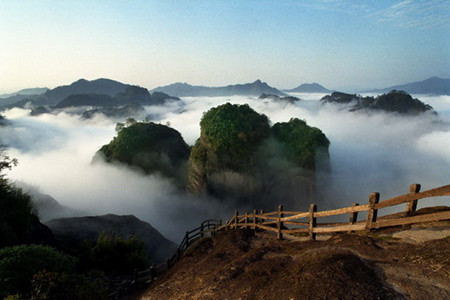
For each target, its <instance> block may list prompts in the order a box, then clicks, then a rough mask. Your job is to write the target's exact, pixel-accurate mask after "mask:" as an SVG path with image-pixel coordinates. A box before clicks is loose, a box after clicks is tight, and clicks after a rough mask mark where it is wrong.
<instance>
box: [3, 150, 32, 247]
mask: <svg viewBox="0 0 450 300" xmlns="http://www.w3.org/2000/svg"><path fill="white" fill-rule="evenodd" d="M16 164H17V160H16V159H12V158H10V157H9V156H7V155H6V154H5V149H4V148H0V248H1V247H6V246H14V245H18V244H23V243H27V242H28V241H29V239H30V236H31V233H32V230H33V228H34V227H35V226H36V224H37V223H39V219H38V217H37V215H36V214H35V212H34V209H33V207H32V204H31V197H30V196H29V195H27V194H25V193H24V192H23V191H22V190H21V189H19V188H16V187H14V186H13V185H11V184H10V183H9V182H8V180H7V178H5V175H4V174H1V172H2V171H3V170H5V169H11V168H12V167H13V166H15V165H16Z"/></svg>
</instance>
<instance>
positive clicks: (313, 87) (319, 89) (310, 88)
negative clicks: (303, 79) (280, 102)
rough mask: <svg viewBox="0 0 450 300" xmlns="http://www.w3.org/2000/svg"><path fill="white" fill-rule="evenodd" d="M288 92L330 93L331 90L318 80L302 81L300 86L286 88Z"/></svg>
mask: <svg viewBox="0 0 450 300" xmlns="http://www.w3.org/2000/svg"><path fill="white" fill-rule="evenodd" d="M284 91H285V92H288V93H330V92H331V91H330V90H329V89H327V88H325V87H323V86H322V85H320V84H318V83H317V82H313V83H302V84H300V85H299V86H298V87H296V88H293V89H290V90H284Z"/></svg>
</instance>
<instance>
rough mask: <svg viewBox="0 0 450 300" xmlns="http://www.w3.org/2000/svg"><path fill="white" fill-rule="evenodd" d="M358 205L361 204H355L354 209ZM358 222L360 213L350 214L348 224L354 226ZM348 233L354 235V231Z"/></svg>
mask: <svg viewBox="0 0 450 300" xmlns="http://www.w3.org/2000/svg"><path fill="white" fill-rule="evenodd" d="M358 205H359V203H353V207H356V206H358ZM357 220H358V212H357V211H355V212H352V213H350V217H349V220H348V223H349V224H350V225H352V224H355V223H356V222H357ZM348 233H352V230H349V231H348Z"/></svg>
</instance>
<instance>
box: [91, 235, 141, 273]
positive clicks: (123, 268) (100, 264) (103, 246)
mask: <svg viewBox="0 0 450 300" xmlns="http://www.w3.org/2000/svg"><path fill="white" fill-rule="evenodd" d="M144 245H145V244H144V242H143V241H141V240H139V239H138V238H136V237H130V238H128V239H124V238H122V237H121V236H120V235H112V234H106V233H101V234H100V236H99V237H98V239H97V243H96V244H95V245H94V246H93V247H92V248H91V249H90V257H89V258H90V260H91V263H92V267H93V268H96V269H98V270H101V271H104V272H105V273H107V274H114V275H124V274H132V273H133V271H134V270H135V269H145V268H147V267H148V266H149V261H148V259H147V255H146V253H145V251H144Z"/></svg>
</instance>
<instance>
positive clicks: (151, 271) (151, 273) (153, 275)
mask: <svg viewBox="0 0 450 300" xmlns="http://www.w3.org/2000/svg"><path fill="white" fill-rule="evenodd" d="M155 266H156V265H155V264H152V266H151V267H150V277H151V281H153V280H155V277H156V272H155Z"/></svg>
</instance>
